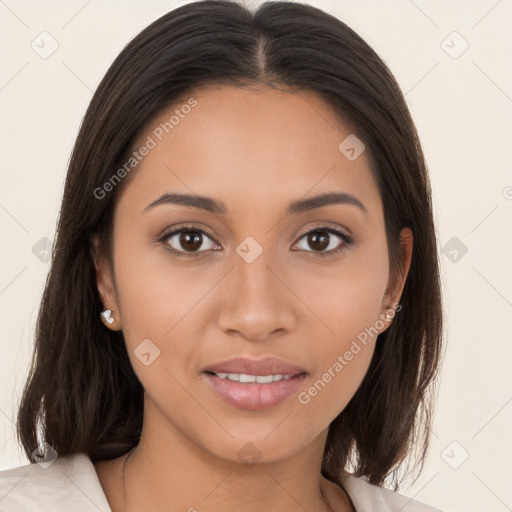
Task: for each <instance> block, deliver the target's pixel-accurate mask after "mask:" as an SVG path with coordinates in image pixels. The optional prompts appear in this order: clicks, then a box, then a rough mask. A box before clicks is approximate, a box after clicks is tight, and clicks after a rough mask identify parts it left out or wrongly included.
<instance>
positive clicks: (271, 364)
mask: <svg viewBox="0 0 512 512" xmlns="http://www.w3.org/2000/svg"><path fill="white" fill-rule="evenodd" d="M203 371H205V372H213V373H238V374H239V373H244V374H246V375H262V376H263V375H291V376H292V377H293V376H295V375H298V374H300V373H305V370H304V368H302V367H300V366H298V365H296V364H293V363H289V362H288V361H285V360H284V359H278V358H275V357H265V358H263V359H258V360H254V359H247V358H244V357H235V358H233V359H228V360H227V361H222V362H220V363H216V364H212V365H210V366H208V367H206V368H205V369H204V370H203Z"/></svg>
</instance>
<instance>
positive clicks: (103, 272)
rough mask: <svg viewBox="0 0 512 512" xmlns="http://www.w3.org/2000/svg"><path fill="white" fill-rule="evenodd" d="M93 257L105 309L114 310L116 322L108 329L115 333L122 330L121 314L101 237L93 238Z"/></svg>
mask: <svg viewBox="0 0 512 512" xmlns="http://www.w3.org/2000/svg"><path fill="white" fill-rule="evenodd" d="M91 255H92V258H93V262H94V267H95V269H96V286H97V288H98V293H99V294H100V297H101V301H102V303H103V308H104V309H110V310H112V317H113V318H114V322H113V323H112V324H109V326H108V328H109V329H112V330H114V331H118V330H120V329H121V314H120V312H119V307H118V304H117V297H116V291H115V286H114V277H113V273H112V268H111V265H110V264H109V262H108V261H107V260H106V259H105V257H104V256H102V254H101V251H100V245H99V236H98V235H93V237H92V238H91Z"/></svg>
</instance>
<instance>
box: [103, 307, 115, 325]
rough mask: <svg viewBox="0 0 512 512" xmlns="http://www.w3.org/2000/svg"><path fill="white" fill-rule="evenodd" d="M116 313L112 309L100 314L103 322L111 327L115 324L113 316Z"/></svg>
mask: <svg viewBox="0 0 512 512" xmlns="http://www.w3.org/2000/svg"><path fill="white" fill-rule="evenodd" d="M113 314H114V311H112V310H111V309H105V311H102V312H101V313H100V316H101V320H102V322H103V323H104V324H105V325H106V326H107V327H108V326H109V325H111V324H113V323H114V317H113V316H112V315H113Z"/></svg>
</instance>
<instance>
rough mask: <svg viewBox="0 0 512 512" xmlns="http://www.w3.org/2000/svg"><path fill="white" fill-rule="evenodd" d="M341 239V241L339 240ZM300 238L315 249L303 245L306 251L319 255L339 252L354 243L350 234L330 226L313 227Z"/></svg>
mask: <svg viewBox="0 0 512 512" xmlns="http://www.w3.org/2000/svg"><path fill="white" fill-rule="evenodd" d="M336 238H337V239H338V241H337V240H336ZM340 239H341V241H342V242H341V243H340V242H339V240H340ZM300 240H305V241H306V244H305V245H307V247H310V248H311V249H313V250H308V249H307V247H306V248H304V247H302V249H305V250H306V252H313V253H315V254H318V256H330V255H334V254H338V253H340V252H342V251H343V250H344V249H345V248H346V247H347V246H348V245H350V244H351V243H352V238H351V237H350V236H349V235H347V234H346V233H344V232H343V231H341V230H338V229H335V228H328V227H325V228H316V229H313V230H312V231H309V232H308V233H306V234H304V235H303V236H302V237H301V239H300ZM297 245H298V244H297ZM327 249H329V250H327Z"/></svg>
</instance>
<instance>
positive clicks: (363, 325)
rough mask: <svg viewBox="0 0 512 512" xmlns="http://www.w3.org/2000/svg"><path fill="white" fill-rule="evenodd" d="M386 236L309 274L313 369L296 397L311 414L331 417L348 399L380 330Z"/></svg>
mask: <svg viewBox="0 0 512 512" xmlns="http://www.w3.org/2000/svg"><path fill="white" fill-rule="evenodd" d="M386 251H387V248H386V245H385V239H382V240H380V243H377V241H376V242H375V243H374V244H372V245H371V246H370V245H368V246H367V248H366V249H365V251H360V252H358V253H355V252H354V254H353V255H350V256H349V257H347V258H346V259H344V260H343V262H340V264H339V268H338V270H337V271H336V272H333V271H332V268H331V269H329V272H326V271H325V270H322V271H318V272H315V273H314V274H311V273H310V274H308V278H307V280H305V281H303V285H302V286H303V289H302V292H301V293H302V294H303V296H305V297H308V299H309V300H308V306H309V307H310V308H311V310H312V311H314V312H315V313H316V316H311V315H310V316H309V317H310V318H311V322H310V324H309V331H310V332H309V339H312V340H316V341H315V343H314V346H311V347H310V357H311V361H315V363H314V365H313V366H314V374H313V375H311V376H310V379H308V381H307V382H306V383H305V385H304V387H303V388H302V390H301V391H302V394H299V396H298V401H299V403H301V404H302V405H303V406H304V407H306V408H308V409H309V413H310V414H311V415H315V416H314V417H317V418H319V419H320V418H321V420H320V421H322V420H323V422H325V423H330V422H331V421H332V420H333V419H334V418H335V417H336V416H337V415H338V414H339V413H340V412H341V411H342V410H343V409H344V408H345V406H346V405H347V404H348V402H349V401H350V399H351V398H352V396H353V395H354V393H355V392H356V391H357V389H358V387H359V385H360V384H361V382H362V380H363V378H364V376H365V374H366V371H367V370H368V367H369V365H370V362H371V358H372V355H373V352H374V347H375V342H376V340H377V336H378V331H380V330H381V329H382V328H383V327H384V323H383V321H382V318H381V317H380V315H381V313H382V304H383V296H384V293H385V291H386V285H387V279H388V258H387V252H386Z"/></svg>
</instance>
